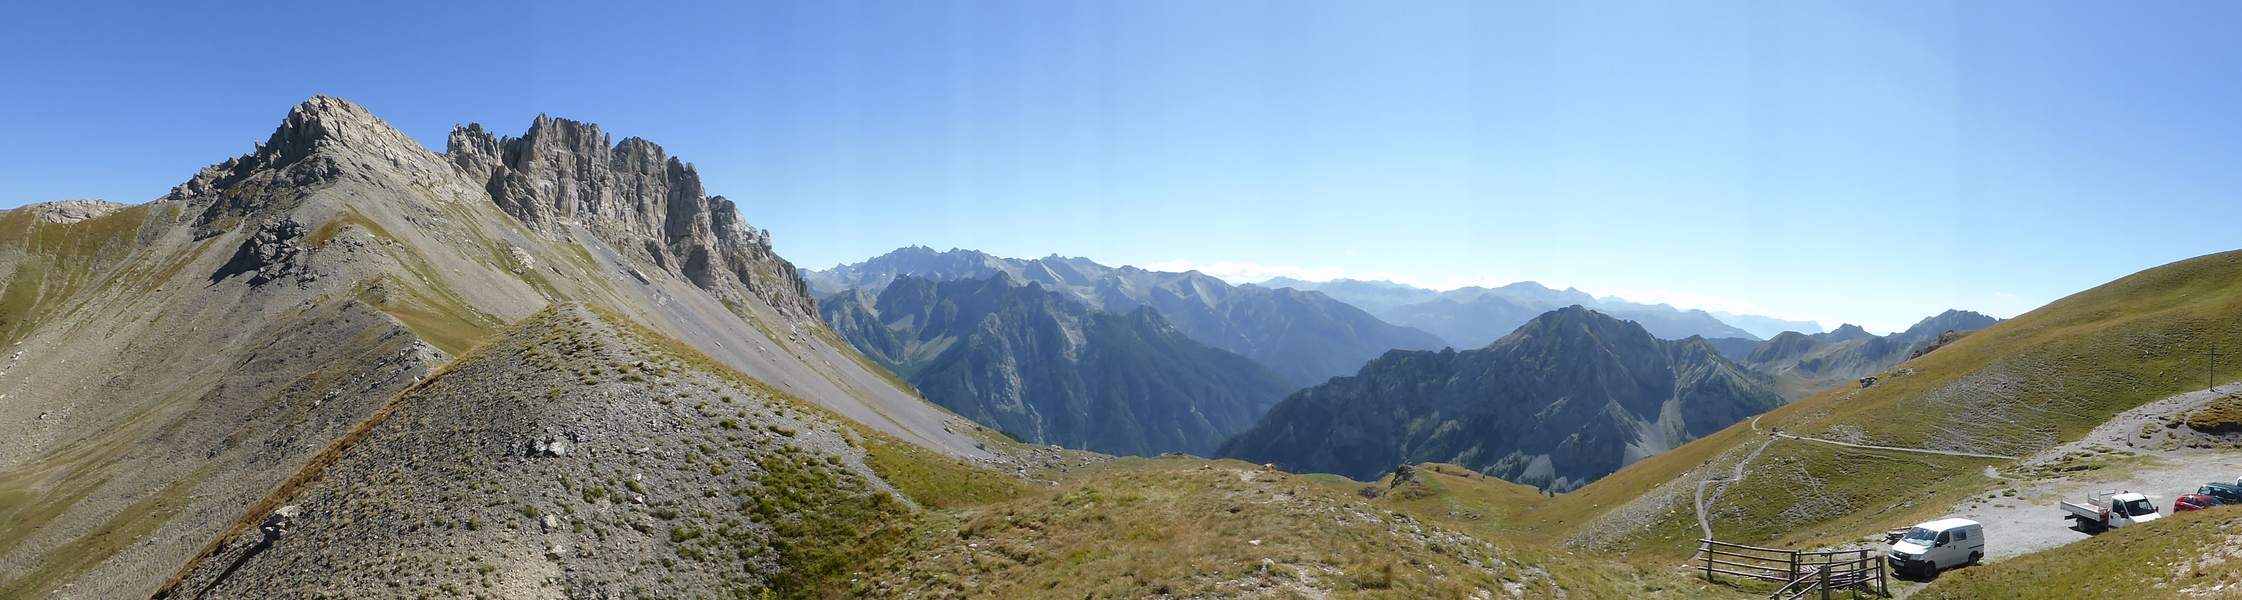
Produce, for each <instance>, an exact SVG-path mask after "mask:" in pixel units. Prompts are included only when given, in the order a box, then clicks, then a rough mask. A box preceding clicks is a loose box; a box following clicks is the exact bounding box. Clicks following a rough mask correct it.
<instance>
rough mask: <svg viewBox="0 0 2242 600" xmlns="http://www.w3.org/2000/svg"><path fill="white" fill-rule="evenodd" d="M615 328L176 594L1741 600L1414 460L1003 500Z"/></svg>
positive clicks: (1123, 475)
mask: <svg viewBox="0 0 2242 600" xmlns="http://www.w3.org/2000/svg"><path fill="white" fill-rule="evenodd" d="M621 319H622V317H620V316H619V315H615V314H613V313H603V312H599V311H592V310H586V309H583V308H578V307H573V306H566V307H559V308H555V309H550V310H547V311H545V312H543V313H541V314H539V315H536V316H533V317H530V318H529V319H526V320H524V321H522V322H520V323H518V324H516V325H514V326H511V328H510V329H509V332H508V333H506V334H505V335H504V336H503V337H501V338H499V339H498V340H497V341H494V342H491V343H488V344H485V345H483V346H481V347H479V348H478V349H477V350H475V351H474V352H472V353H470V354H469V355H468V356H466V357H465V358H463V359H462V360H459V361H457V362H454V363H453V364H452V365H451V366H450V367H449V368H447V369H445V370H444V371H443V372H441V373H439V374H437V375H435V376H433V377H431V378H430V379H429V380H428V381H426V382H424V383H422V384H420V385H418V386H416V387H415V388H414V389H413V390H412V391H410V392H409V393H407V394H405V395H404V396H403V397H401V398H400V399H399V400H397V401H396V402H395V403H393V404H392V405H390V406H388V407H386V408H385V409H384V410H383V411H382V418H379V419H376V420H374V421H371V422H370V423H369V424H368V425H367V426H366V427H365V428H363V429H362V430H361V431H360V432H358V433H356V434H354V435H353V436H351V437H349V438H347V440H346V442H344V443H341V444H338V445H336V446H335V447H333V448H332V449H330V450H329V451H327V452H326V453H323V454H322V457H321V458H320V460H317V461H314V464H315V469H314V470H312V471H307V473H306V474H305V475H303V476H301V477H298V478H296V479H295V480H292V481H291V482H290V483H289V484H288V485H286V486H283V487H282V488H280V489H279V490H277V491H276V492H275V493H274V494H272V495H271V496H270V497H268V498H267V499H266V500H265V501H264V502H261V503H259V505H258V509H257V510H255V511H252V512H251V513H249V514H248V515H245V517H244V518H243V519H242V520H241V521H239V522H238V523H237V525H236V526H235V527H234V528H233V529H232V530H231V531H230V532H229V534H228V535H227V536H226V537H225V538H224V541H223V542H222V543H220V544H216V545H213V546H212V547H211V548H209V550H208V552H207V554H206V555H205V557H204V558H202V559H201V560H199V561H198V562H196V563H195V564H193V565H192V566H191V567H190V568H188V569H187V570H186V571H185V572H184V573H182V574H181V576H180V577H179V578H178V581H177V585H175V586H171V587H170V588H169V589H170V590H172V592H171V595H170V596H169V597H173V598H190V597H199V598H241V597H276V596H319V595H334V596H347V597H400V598H412V597H420V596H427V597H451V596H459V597H473V596H476V595H483V596H486V597H614V598H657V597H741V598H758V597H765V596H763V595H762V594H764V593H765V592H766V591H767V592H768V593H770V595H771V596H770V597H864V596H870V597H976V598H1050V597H1070V598H1071V597H1146V596H1173V597H1216V596H1219V597H1295V596H1303V597H1366V598H1426V597H1436V598H1471V597H1498V596H1499V597H1516V598H1561V597H1573V598H1578V597H1594V598H1604V597H1643V598H1727V597H1741V595H1740V594H1737V593H1734V592H1733V591H1730V590H1726V589H1723V588H1718V587H1707V586H1705V585H1703V584H1699V583H1696V582H1692V581H1690V580H1689V579H1688V577H1687V574H1686V573H1683V572H1680V571H1676V570H1672V569H1667V568H1663V567H1661V566H1656V565H1644V564H1637V563H1634V562H1629V561H1627V560H1624V559H1612V558H1610V557H1595V558H1582V557H1578V556H1574V555H1571V554H1569V553H1565V552H1562V551H1560V550H1557V549H1555V548H1552V547H1549V546H1547V545H1545V544H1542V543H1538V542H1535V541H1528V540H1522V539H1513V538H1511V537H1508V536H1506V535H1505V532H1506V531H1508V530H1509V528H1510V525H1511V524H1513V523H1516V522H1519V521H1521V520H1523V519H1525V518H1527V517H1528V516H1529V515H1526V514H1522V513H1520V512H1516V511H1515V510H1514V509H1515V508H1516V506H1515V504H1514V503H1513V502H1511V501H1512V500H1516V499H1520V498H1523V497H1526V496H1529V495H1531V494H1532V492H1531V491H1530V490H1526V489H1524V488H1522V487H1519V486H1515V485H1510V484H1506V483H1501V482H1497V481H1491V480H1487V479H1486V478H1484V477H1483V476H1472V475H1440V476H1434V475H1432V474H1431V473H1430V471H1431V470H1429V469H1428V470H1427V474H1426V475H1425V476H1424V477H1421V478H1420V479H1419V480H1418V483H1414V484H1412V485H1413V486H1416V487H1413V488H1411V489H1409V490H1407V491H1406V492H1405V493H1388V494H1385V495H1383V496H1381V497H1379V498H1376V499H1372V498H1367V497H1365V496H1364V495H1363V494H1361V493H1358V488H1360V487H1361V484H1359V483H1356V482H1351V481H1346V480H1343V479H1337V478H1331V477H1327V476H1297V475H1291V474H1287V473H1282V472H1277V471H1273V470H1266V469H1262V468H1258V467H1254V466H1252V465H1249V464H1245V463H1239V462H1236V461H1215V462H1209V461H1204V460H1196V459H1176V458H1170V459H1127V460H1121V461H1116V462H1112V463H1087V462H1086V463H1084V464H1086V465H1087V466H1081V467H1079V468H1075V469H1073V470H1072V471H1042V472H1040V473H1039V475H1040V476H1050V477H1055V478H1057V479H1058V480H1059V481H1058V482H1057V483H1056V485H1055V486H1053V487H1050V488H1044V487H1042V486H1026V485H1021V484H1020V483H1019V482H1017V481H1015V480H1013V479H1012V478H1011V477H1009V476H1005V475H1000V474H997V473H996V472H993V471H987V470H982V469H980V468H978V467H974V466H970V465H968V464H966V463H963V462H960V461H957V460H955V459H952V458H948V457H944V456H940V455H938V454H930V453H927V452H926V451H924V450H923V449H917V447H916V446H910V445H908V444H904V443H902V442H900V441H897V440H895V439H894V438H892V437H890V436H887V435H885V434H882V433H880V432H878V431H876V430H872V429H869V428H865V427H861V426H857V425H854V424H851V423H849V422H847V421H846V420H843V419H840V418H838V417H837V416H835V415H833V414H832V413H830V412H827V411H824V410H823V409H820V408H818V407H816V406H815V405H812V404H809V403H804V402H800V401H798V400H795V399H792V398H790V397H788V396H786V395H785V394H783V393H778V392H776V391H775V390H772V389H770V388H768V387H765V386H762V385H761V384H760V383H759V382H756V381H754V380H753V379H751V378H747V377H744V376H741V375H737V374H736V373H731V372H729V371H727V370H726V369H727V368H726V367H723V366H722V365H721V364H720V363H718V362H716V361H714V360H712V359H709V358H707V357H705V356H702V355H699V354H698V353H696V352H693V351H691V350H690V349H688V348H686V347H685V346H684V345H683V344H681V343H679V342H676V341H673V340H666V339H663V338H661V337H660V336H659V334H656V333H653V332H651V331H650V330H646V329H643V328H639V327H636V326H632V325H630V324H628V323H627V322H623V321H621ZM618 323H621V325H618ZM525 380H531V381H545V382H549V383H547V384H546V385H544V386H538V387H542V388H543V389H542V390H539V389H535V388H525V387H524V386H522V385H520V382H522V381H525ZM555 442H564V443H565V445H562V446H557V447H558V448H560V449H559V450H554V448H556V446H555V445H554V443H555ZM995 444H996V445H1000V446H1004V445H1005V444H1002V443H995ZM431 448H436V449H441V451H437V452H430V451H429V450H430V449H431ZM1004 451H1007V452H1025V453H1030V454H1034V453H1040V452H1042V451H1039V450H1030V449H1023V448H1018V447H1012V446H1006V447H1005V448H1004ZM1054 458H1058V457H1054ZM1072 460H1073V459H1072V458H1065V459H1062V460H1061V461H1060V463H1059V464H1066V465H1073V464H1076V463H1073V462H1072ZM1378 485H1379V486H1385V485H1386V484H1385V483H1380V484H1378ZM282 506H292V507H294V509H293V510H294V511H295V513H294V514H295V516H294V517H293V518H292V519H290V521H289V522H288V523H287V527H286V533H285V534H284V535H282V536H280V537H279V538H278V539H277V540H275V541H274V542H273V543H271V544H269V545H267V544H262V543H261V540H262V539H263V537H264V536H263V533H262V532H261V531H260V530H258V529H257V525H259V524H261V523H262V522H263V519H264V515H265V514H267V513H266V511H268V510H271V509H275V508H278V507H282ZM1475 511H1477V512H1475Z"/></svg>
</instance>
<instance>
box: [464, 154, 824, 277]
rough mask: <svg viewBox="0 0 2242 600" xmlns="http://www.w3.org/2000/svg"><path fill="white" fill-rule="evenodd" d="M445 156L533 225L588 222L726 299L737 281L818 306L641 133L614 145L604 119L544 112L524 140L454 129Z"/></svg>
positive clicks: (789, 271) (731, 212)
mask: <svg viewBox="0 0 2242 600" xmlns="http://www.w3.org/2000/svg"><path fill="white" fill-rule="evenodd" d="M445 157H446V158H447V159H448V160H450V161H451V163H452V164H453V165H454V166H456V167H458V168H459V169H461V170H463V171H465V172H467V174H468V176H469V177H472V178H476V179H480V180H484V181H487V182H488V183H487V189H488V191H489V192H490V195H491V199H492V201H493V202H495V203H497V204H498V206H499V208H501V209H503V210H505V211H506V213H507V214H510V215H513V216H514V218H516V219H519V220H521V222H522V223H524V224H527V225H529V226H530V227H531V228H533V229H536V230H539V231H543V232H547V233H549V234H555V235H560V234H563V233H564V232H565V230H566V228H567V227H568V226H570V225H579V226H582V227H583V228H585V229H586V230H588V231H590V232H591V233H592V234H593V235H596V236H599V237H600V238H602V239H604V240H606V241H607V242H609V243H610V244H612V245H614V246H615V247H616V248H617V249H620V250H625V251H636V252H640V253H643V254H642V256H643V257H644V258H646V259H648V260H650V261H651V262H653V263H654V264H655V265H658V266H660V267H662V268H663V269H666V270H669V271H671V272H674V273H677V274H679V275H683V276H684V277H685V278H686V279H688V280H691V281H692V282H693V283H694V284H695V285H698V286H700V287H702V288H704V289H707V290H709V291H711V292H716V293H718V294H719V295H722V294H724V293H726V292H728V291H729V290H730V289H731V286H732V285H734V284H736V285H739V286H742V287H744V288H745V289H746V290H747V291H748V292H749V293H752V294H754V295H755V296H757V297H759V298H761V299H762V300H763V301H766V302H769V303H770V304H771V305H772V306H775V307H779V308H780V309H781V310H784V311H786V312H788V313H789V314H792V315H796V316H811V315H814V314H815V313H816V309H815V308H814V305H813V303H812V301H811V300H810V295H809V289H808V288H807V287H806V286H804V285H803V283H802V279H801V277H800V275H798V274H797V273H796V272H795V269H794V265H793V264H791V263H788V262H787V261H786V260H785V259H782V258H779V256H778V255H777V254H776V253H774V252H773V251H772V250H771V236H770V232H768V231H765V230H761V229H756V228H755V227H752V226H749V225H748V224H747V223H746V222H745V221H743V220H741V219H740V216H739V209H738V207H737V206H736V205H734V204H733V202H732V201H731V200H728V199H725V198H724V197H723V196H709V195H707V194H706V192H705V190H703V189H702V187H701V177H700V174H699V173H698V172H697V171H695V170H694V168H693V165H691V164H688V163H685V162H684V161H681V160H678V159H677V158H675V157H671V156H668V155H667V154H666V153H664V152H663V151H662V147H661V146H657V145H655V144H654V143H653V142H649V141H646V140H644V139H640V138H635V137H634V138H625V139H624V140H623V141H622V142H619V143H613V144H610V142H609V138H608V136H607V134H605V133H602V132H601V131H600V129H599V126H598V125H593V124H590V123H582V122H578V121H571V120H568V119H556V118H552V117H547V116H543V115H540V116H538V117H537V120H536V121H535V122H533V123H531V124H530V128H529V131H528V133H524V134H523V135H522V137H519V138H510V137H498V136H495V135H493V134H491V133H490V132H488V131H485V130H484V129H483V127H482V126H481V125H467V126H463V127H459V128H455V129H453V130H452V133H451V136H450V139H449V140H448V142H447V149H446V151H445Z"/></svg>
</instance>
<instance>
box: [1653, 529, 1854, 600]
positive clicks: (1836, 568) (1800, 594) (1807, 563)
mask: <svg viewBox="0 0 2242 600" xmlns="http://www.w3.org/2000/svg"><path fill="white" fill-rule="evenodd" d="M1697 543H1698V546H1697V557H1698V559H1699V560H1701V561H1702V562H1703V563H1704V566H1703V570H1704V571H1705V579H1707V580H1715V579H1716V578H1717V577H1718V576H1720V575H1728V576H1731V577H1742V578H1746V579H1754V580H1759V581H1769V582H1775V583H1779V584H1782V587H1780V588H1777V589H1776V590H1775V593H1774V595H1773V596H1772V597H1773V598H1775V599H1777V600H1801V599H1803V598H1806V597H1807V595H1808V594H1813V593H1817V592H1818V593H1820V594H1821V596H1820V597H1821V598H1824V599H1827V598H1830V597H1832V594H1836V593H1841V592H1851V593H1853V594H1854V595H1855V596H1858V595H1859V594H1860V593H1862V592H1867V593H1871V594H1876V595H1878V596H1884V597H1889V596H1890V595H1891V589H1890V587H1889V585H1888V583H1889V582H1888V579H1887V577H1888V573H1886V571H1885V565H1884V557H1883V555H1882V554H1881V553H1879V552H1877V551H1876V550H1873V549H1867V548H1861V549H1853V550H1818V551H1800V550H1788V549H1783V548H1762V547H1759V546H1747V545H1743V544H1732V543H1728V542H1723V541H1719V540H1709V539H1700V540H1697Z"/></svg>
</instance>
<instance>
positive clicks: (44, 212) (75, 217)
mask: <svg viewBox="0 0 2242 600" xmlns="http://www.w3.org/2000/svg"><path fill="white" fill-rule="evenodd" d="M125 206H126V205H125V204H122V203H117V202H110V201H108V200H56V201H53V202H35V203H31V204H25V205H23V207H22V208H21V209H19V210H25V211H30V212H31V214H32V215H34V216H36V217H38V219H39V220H41V221H46V222H48V223H76V222H79V221H84V220H86V219H94V218H100V217H102V216H105V215H108V214H109V213H113V212H117V211H118V210H122V209H124V207H125Z"/></svg>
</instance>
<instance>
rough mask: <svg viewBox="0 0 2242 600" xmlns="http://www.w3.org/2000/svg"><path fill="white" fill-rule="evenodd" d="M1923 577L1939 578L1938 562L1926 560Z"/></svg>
mask: <svg viewBox="0 0 2242 600" xmlns="http://www.w3.org/2000/svg"><path fill="white" fill-rule="evenodd" d="M1923 576H1924V577H1937V576H1938V561H1935V560H1926V561H1923Z"/></svg>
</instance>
